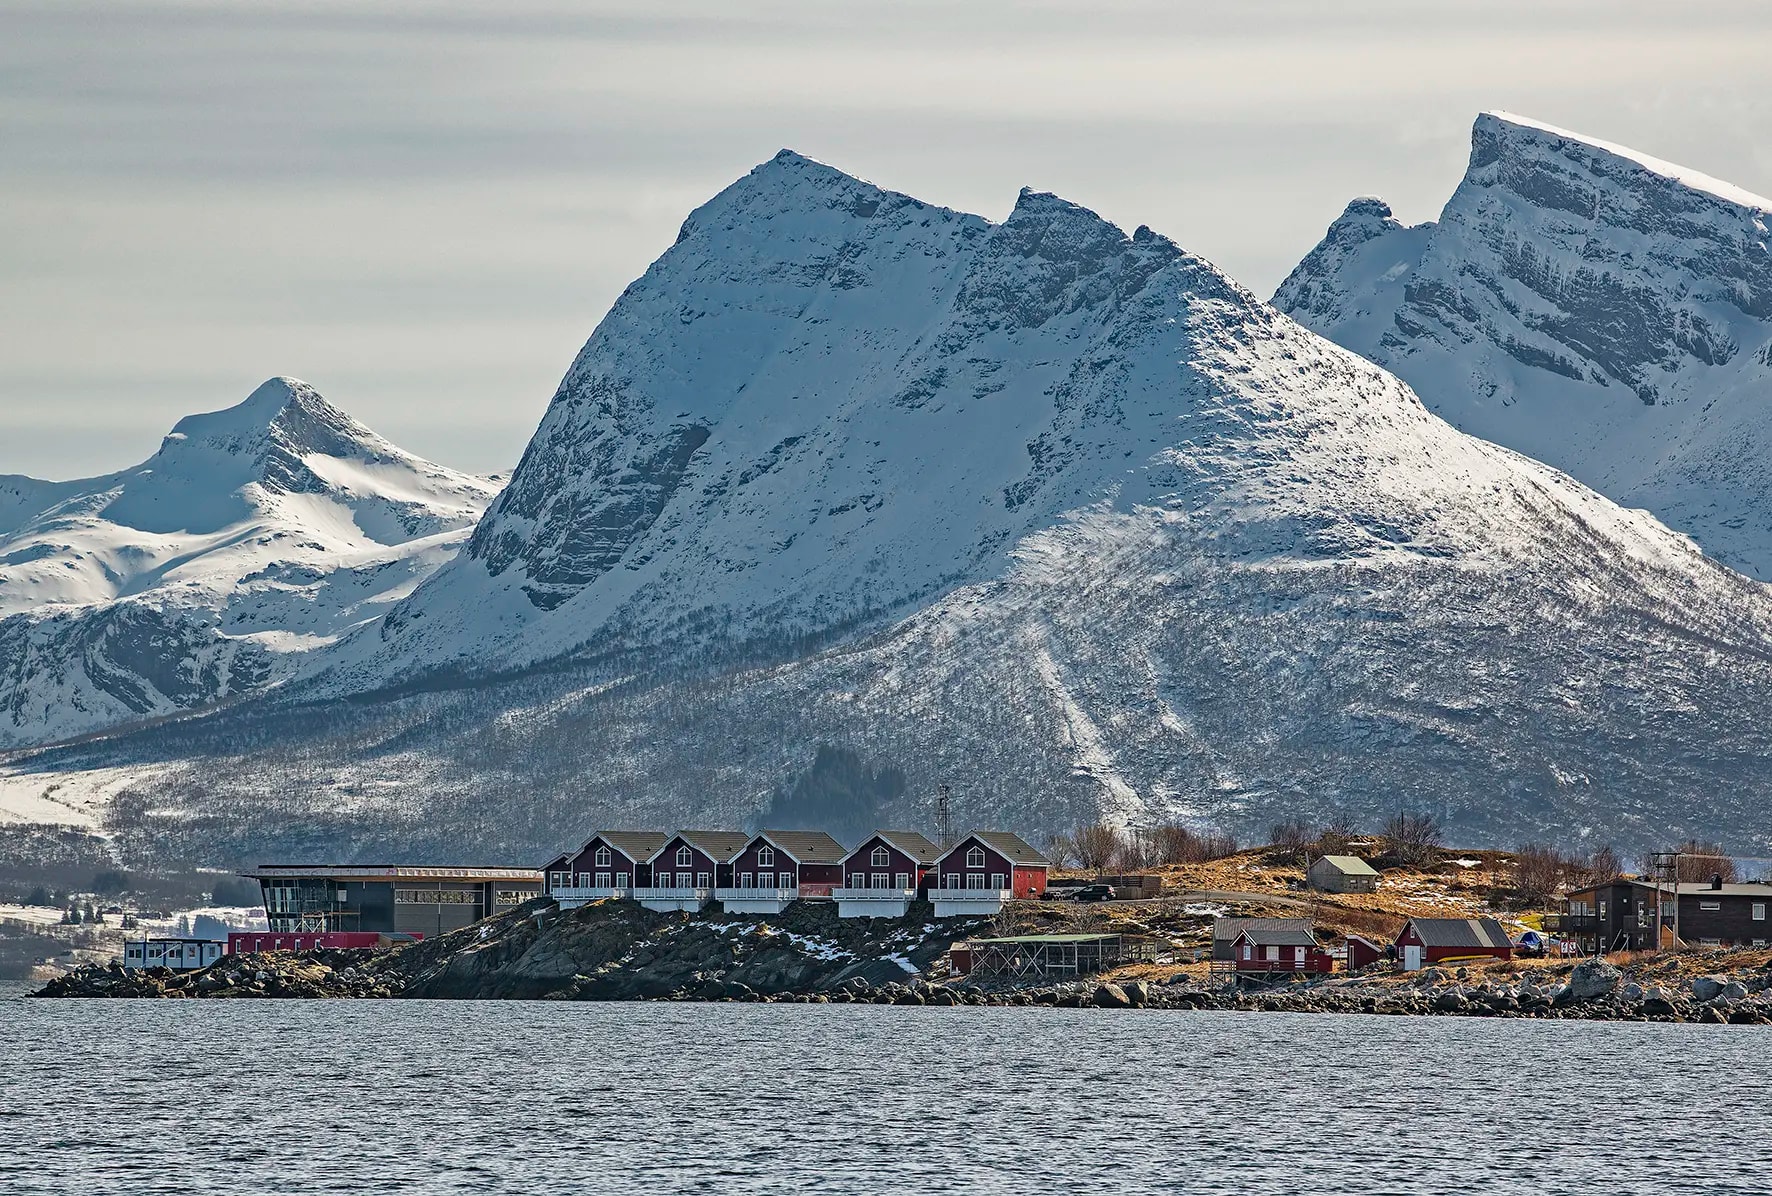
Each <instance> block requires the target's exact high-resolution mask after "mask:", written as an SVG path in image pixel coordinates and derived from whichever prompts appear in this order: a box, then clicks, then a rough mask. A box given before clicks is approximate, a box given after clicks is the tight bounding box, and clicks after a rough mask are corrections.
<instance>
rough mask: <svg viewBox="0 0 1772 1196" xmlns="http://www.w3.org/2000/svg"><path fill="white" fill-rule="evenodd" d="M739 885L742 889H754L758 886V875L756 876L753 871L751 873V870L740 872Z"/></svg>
mask: <svg viewBox="0 0 1772 1196" xmlns="http://www.w3.org/2000/svg"><path fill="white" fill-rule="evenodd" d="M738 887H739V888H741V889H754V888H756V887H757V878H756V876H755V875H754V874H753V873H750V872H740V873H739V874H738Z"/></svg>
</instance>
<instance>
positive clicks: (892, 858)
mask: <svg viewBox="0 0 1772 1196" xmlns="http://www.w3.org/2000/svg"><path fill="white" fill-rule="evenodd" d="M939 858H941V848H939V847H937V846H936V845H935V844H934V843H932V842H930V841H929V840H928V839H926V838H924V837H923V836H922V835H919V834H918V833H917V832H916V831H875V832H874V833H873V834H872V835H870V836H869V837H868V838H866V839H864V840H862V842H861V844H860V845H859V846H858V847H856V849H855V850H854V851H852V852H850V853H849V854H848V855H846V856H844V857H843V877H844V880H845V882H846V883H845V884H844V885H843V886H842V887H841V888H839V889H837V890H836V891H835V892H834V893H833V894H832V896H833V897H835V898H836V899H837V916H838V917H840V918H902V917H904V915H905V914H906V913H907V912H908V911H909V910H910V907H911V902H912V901H914V900H916V897H917V892H918V891H919V890H920V889H923V888H924V887H926V886H927V884H928V878H929V875H930V873H931V872H933V871H934V868H935V861H936V860H938V859H939Z"/></svg>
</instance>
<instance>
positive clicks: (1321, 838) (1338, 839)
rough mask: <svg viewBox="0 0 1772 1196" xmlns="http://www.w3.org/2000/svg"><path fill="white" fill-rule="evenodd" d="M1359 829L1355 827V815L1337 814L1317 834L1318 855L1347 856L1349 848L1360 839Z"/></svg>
mask: <svg viewBox="0 0 1772 1196" xmlns="http://www.w3.org/2000/svg"><path fill="white" fill-rule="evenodd" d="M1359 834H1360V832H1359V828H1358V827H1357V826H1355V825H1354V818H1353V815H1351V814H1347V813H1342V814H1337V815H1335V816H1334V817H1332V818H1330V819H1329V821H1327V822H1325V823H1324V824H1323V826H1322V829H1321V830H1319V831H1318V832H1317V847H1316V851H1317V854H1318V855H1346V854H1347V852H1348V848H1349V846H1350V845H1351V844H1352V843H1353V841H1354V840H1355V839H1357V838H1358V837H1359Z"/></svg>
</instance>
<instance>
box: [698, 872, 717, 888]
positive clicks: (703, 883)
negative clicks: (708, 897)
mask: <svg viewBox="0 0 1772 1196" xmlns="http://www.w3.org/2000/svg"><path fill="white" fill-rule="evenodd" d="M713 883H714V878H713V877H711V876H709V875H708V874H707V873H706V872H697V873H696V874H695V887H696V888H698V889H705V888H707V887H708V886H709V885H711V884H713Z"/></svg>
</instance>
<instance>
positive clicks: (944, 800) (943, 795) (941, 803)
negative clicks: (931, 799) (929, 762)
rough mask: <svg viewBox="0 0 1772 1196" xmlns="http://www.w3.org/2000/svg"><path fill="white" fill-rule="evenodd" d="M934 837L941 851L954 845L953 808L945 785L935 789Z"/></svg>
mask: <svg viewBox="0 0 1772 1196" xmlns="http://www.w3.org/2000/svg"><path fill="white" fill-rule="evenodd" d="M935 837H936V839H937V840H939V841H940V843H941V849H942V850H943V851H946V850H947V849H948V848H950V847H952V846H953V845H954V807H953V804H952V803H951V802H950V801H949V800H948V787H947V786H946V785H945V784H943V785H937V786H936V787H935Z"/></svg>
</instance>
